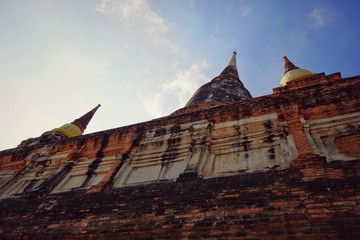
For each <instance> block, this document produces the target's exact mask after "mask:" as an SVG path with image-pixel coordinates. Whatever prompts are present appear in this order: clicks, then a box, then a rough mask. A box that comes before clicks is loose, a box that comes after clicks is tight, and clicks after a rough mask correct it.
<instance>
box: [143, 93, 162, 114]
mask: <svg viewBox="0 0 360 240" xmlns="http://www.w3.org/2000/svg"><path fill="white" fill-rule="evenodd" d="M141 102H142V104H143V107H144V109H145V111H146V112H147V113H149V114H150V116H152V117H161V116H163V106H162V103H163V98H162V96H161V93H156V94H152V95H148V96H144V97H142V99H141Z"/></svg>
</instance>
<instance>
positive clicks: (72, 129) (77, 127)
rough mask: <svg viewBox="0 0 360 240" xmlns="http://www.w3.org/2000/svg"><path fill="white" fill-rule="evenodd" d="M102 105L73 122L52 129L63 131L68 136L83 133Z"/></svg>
mask: <svg viewBox="0 0 360 240" xmlns="http://www.w3.org/2000/svg"><path fill="white" fill-rule="evenodd" d="M100 106H101V105H100V104H98V105H97V106H96V107H95V108H94V109H92V110H91V111H89V112H88V113H86V114H85V115H83V116H81V117H80V118H77V119H75V120H74V121H73V122H71V123H67V124H64V125H63V126H61V127H59V128H54V129H53V130H52V131H55V132H60V133H63V134H65V135H66V136H67V137H76V136H80V135H82V134H83V133H84V131H85V129H86V127H87V125H88V124H89V122H90V120H91V119H92V117H93V116H94V114H95V112H96V111H97V110H98V108H99V107H100Z"/></svg>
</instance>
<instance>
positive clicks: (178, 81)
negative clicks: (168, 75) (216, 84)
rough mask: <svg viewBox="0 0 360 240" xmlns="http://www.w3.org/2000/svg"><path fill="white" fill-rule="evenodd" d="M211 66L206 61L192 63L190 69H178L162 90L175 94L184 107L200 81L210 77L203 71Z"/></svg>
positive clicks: (202, 81)
mask: <svg viewBox="0 0 360 240" xmlns="http://www.w3.org/2000/svg"><path fill="white" fill-rule="evenodd" d="M208 67H209V64H208V63H207V62H206V61H202V62H200V63H194V64H192V65H191V66H190V67H189V68H188V69H185V70H180V71H178V72H177V73H176V74H175V76H174V78H173V79H172V80H170V81H167V82H165V83H164V84H163V85H162V91H163V92H167V93H170V94H173V95H175V96H176V98H177V101H178V107H183V106H184V105H185V103H186V101H187V100H189V98H190V96H191V94H193V93H194V92H195V91H196V89H197V88H199V85H200V83H204V82H207V81H208V80H209V79H207V77H206V76H205V75H204V74H203V73H202V70H203V69H206V68H208Z"/></svg>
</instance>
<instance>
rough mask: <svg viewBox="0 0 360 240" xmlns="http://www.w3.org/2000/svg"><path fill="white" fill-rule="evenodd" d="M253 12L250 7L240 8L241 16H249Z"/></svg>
mask: <svg viewBox="0 0 360 240" xmlns="http://www.w3.org/2000/svg"><path fill="white" fill-rule="evenodd" d="M251 11H252V8H251V7H249V6H242V7H241V8H240V14H241V16H247V15H248V14H249V13H250V12H251Z"/></svg>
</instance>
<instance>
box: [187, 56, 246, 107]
mask: <svg viewBox="0 0 360 240" xmlns="http://www.w3.org/2000/svg"><path fill="white" fill-rule="evenodd" d="M248 98H252V96H251V94H250V92H249V91H248V90H247V89H246V88H245V87H244V85H243V83H242V82H241V81H240V78H239V74H238V71H237V66H236V51H234V52H233V54H232V57H231V59H230V61H229V63H228V65H227V66H226V67H225V68H224V70H223V71H222V72H221V73H220V75H219V76H217V77H215V78H214V79H213V80H211V81H210V82H208V83H206V84H205V85H203V86H201V87H200V88H199V89H198V90H197V91H196V92H195V93H194V95H193V96H192V97H191V99H190V100H189V101H188V102H187V103H186V105H185V107H193V106H196V105H199V104H204V103H208V104H211V105H222V104H228V103H233V102H237V101H241V100H245V99H248Z"/></svg>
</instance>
